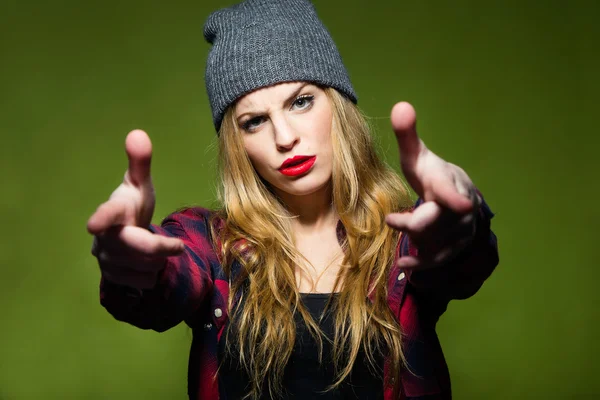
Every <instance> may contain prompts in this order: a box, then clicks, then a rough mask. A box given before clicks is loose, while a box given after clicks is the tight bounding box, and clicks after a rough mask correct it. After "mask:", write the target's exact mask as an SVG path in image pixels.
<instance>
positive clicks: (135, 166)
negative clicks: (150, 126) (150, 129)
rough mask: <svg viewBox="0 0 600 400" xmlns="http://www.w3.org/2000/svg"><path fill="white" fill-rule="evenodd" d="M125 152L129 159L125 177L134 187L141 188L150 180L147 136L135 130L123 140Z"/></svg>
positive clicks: (150, 145)
mask: <svg viewBox="0 0 600 400" xmlns="http://www.w3.org/2000/svg"><path fill="white" fill-rule="evenodd" d="M125 152H126V153H127V158H128V159H129V169H128V170H127V176H128V178H129V180H130V181H131V183H132V184H133V185H134V186H141V185H143V184H144V183H146V182H147V181H148V180H149V179H150V161H151V159H152V142H151V141H150V138H149V137H148V134H147V133H146V132H144V131H142V130H139V129H136V130H133V131H131V132H129V134H128V135H127V138H126V139H125Z"/></svg>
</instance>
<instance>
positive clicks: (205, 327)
mask: <svg viewBox="0 0 600 400" xmlns="http://www.w3.org/2000/svg"><path fill="white" fill-rule="evenodd" d="M210 328H212V324H204V330H205V331H210Z"/></svg>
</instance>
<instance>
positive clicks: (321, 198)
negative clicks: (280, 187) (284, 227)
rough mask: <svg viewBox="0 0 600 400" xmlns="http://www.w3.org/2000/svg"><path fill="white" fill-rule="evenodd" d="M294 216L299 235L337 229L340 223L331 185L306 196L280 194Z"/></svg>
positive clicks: (294, 225)
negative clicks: (333, 201)
mask: <svg viewBox="0 0 600 400" xmlns="http://www.w3.org/2000/svg"><path fill="white" fill-rule="evenodd" d="M279 196H280V198H281V199H282V200H283V202H284V203H285V204H286V206H287V208H288V210H289V211H290V212H291V214H292V215H295V216H296V218H294V220H293V222H292V226H293V228H294V231H295V232H296V234H298V235H309V234H312V233H315V232H318V231H322V230H327V229H330V228H333V229H335V227H336V225H337V221H338V215H337V212H336V211H335V210H334V208H333V204H332V201H331V200H332V193H331V185H327V186H326V187H324V188H322V189H319V190H317V191H316V192H314V193H311V194H308V195H304V196H294V195H290V194H288V193H279Z"/></svg>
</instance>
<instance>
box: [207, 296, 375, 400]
mask: <svg viewBox="0 0 600 400" xmlns="http://www.w3.org/2000/svg"><path fill="white" fill-rule="evenodd" d="M301 296H302V301H303V304H304V306H305V307H306V308H307V310H308V311H309V312H310V314H311V316H312V317H313V319H314V320H315V321H317V323H319V319H320V318H321V314H322V312H323V310H324V309H325V306H326V304H327V301H328V300H329V297H330V296H331V294H329V293H322V294H321V293H310V294H307V293H303V294H302V295H301ZM336 299H337V295H336V294H333V299H332V301H336ZM330 310H331V307H330V308H329V309H328V310H327V312H326V313H325V315H324V316H323V319H322V320H321V321H320V323H319V327H320V328H321V329H322V330H323V332H324V333H325V334H326V335H327V336H328V337H329V338H330V339H332V338H333V334H334V333H333V332H334V331H333V328H334V325H333V315H332V311H330ZM294 319H295V322H296V329H297V331H296V343H295V344H294V350H293V352H292V355H291V356H290V359H289V361H288V364H287V366H286V368H285V372H284V376H283V388H284V396H283V399H321V400H334V399H335V400H338V399H360V400H364V399H369V400H380V399H383V372H382V371H383V356H382V355H381V354H379V355H377V358H376V360H377V365H378V371H377V372H376V373H373V372H372V371H371V369H370V368H369V367H368V365H367V363H368V362H367V360H366V359H365V356H364V353H362V352H361V353H359V355H358V357H357V359H356V362H355V364H354V367H353V369H352V373H351V376H350V377H349V379H347V380H346V381H345V382H344V383H342V385H340V386H338V388H336V389H335V390H330V391H328V392H325V389H326V388H327V386H329V385H330V384H332V383H333V382H334V368H333V363H332V362H331V343H329V342H328V341H327V340H323V362H322V363H319V358H318V343H317V342H316V341H315V339H314V338H313V337H312V335H311V334H310V333H309V332H308V330H307V328H306V326H305V324H304V321H303V319H302V317H301V316H300V314H299V313H296V315H295V316H294ZM226 337H227V334H224V335H223V336H222V337H221V341H220V342H219V359H223V357H225V360H224V362H223V365H222V367H221V369H220V372H219V385H220V390H221V393H223V394H224V395H225V396H226V398H227V400H239V399H241V398H242V397H243V396H244V395H245V394H246V393H247V391H248V386H247V384H248V382H249V379H248V376H247V375H246V373H245V372H244V371H243V370H242V369H241V367H240V366H239V362H238V360H237V359H236V358H234V357H232V356H230V354H226V351H225V340H226ZM231 337H232V338H233V336H231ZM232 346H233V354H235V353H236V348H237V345H236V343H235V342H233V343H232ZM265 389H266V388H265ZM323 392H324V393H323ZM261 400H271V397H270V396H269V393H268V391H267V390H263V395H262V397H261Z"/></svg>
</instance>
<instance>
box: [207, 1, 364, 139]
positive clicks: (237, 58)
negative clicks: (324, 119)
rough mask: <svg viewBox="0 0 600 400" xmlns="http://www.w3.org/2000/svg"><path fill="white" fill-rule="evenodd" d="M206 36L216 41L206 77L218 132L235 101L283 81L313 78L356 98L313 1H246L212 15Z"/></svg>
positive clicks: (315, 81)
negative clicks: (224, 115)
mask: <svg viewBox="0 0 600 400" xmlns="http://www.w3.org/2000/svg"><path fill="white" fill-rule="evenodd" d="M204 37H205V38H206V40H207V41H208V42H209V43H211V44H212V45H213V46H212V48H211V51H210V53H209V55H208V60H207V62H206V73H205V80H206V90H207V92H208V98H209V101H210V106H211V109H212V116H213V122H214V124H215V128H216V129H217V132H218V131H219V129H220V127H221V122H222V120H223V114H224V113H225V110H226V109H227V107H228V106H229V105H230V104H232V103H233V102H234V101H235V100H237V99H238V98H240V97H241V96H243V95H244V94H246V93H249V92H252V91H253V90H256V89H259V88H261V87H265V86H270V85H274V84H277V83H281V82H291V81H309V82H314V83H317V84H321V85H324V86H330V87H333V88H335V89H337V90H338V91H339V92H341V93H342V94H343V95H345V96H346V97H348V98H349V99H350V100H352V101H353V102H355V103H356V101H357V99H356V94H355V93H354V89H353V87H352V84H351V83H350V78H349V77H348V73H347V72H346V69H345V67H344V64H343V63H342V58H341V56H340V54H339V52H338V50H337V47H336V46H335V43H334V42H333V39H332V38H331V36H330V34H329V32H328V31H327V29H326V28H325V26H324V25H323V24H322V23H321V21H320V20H319V18H318V16H317V14H316V11H315V9H314V7H313V5H312V3H311V2H310V1H309V0H246V1H244V2H243V3H240V4H237V5H234V6H232V7H229V8H224V9H221V10H218V11H216V12H214V13H213V14H211V15H210V16H209V17H208V19H207V21H206V24H205V25H204Z"/></svg>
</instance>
